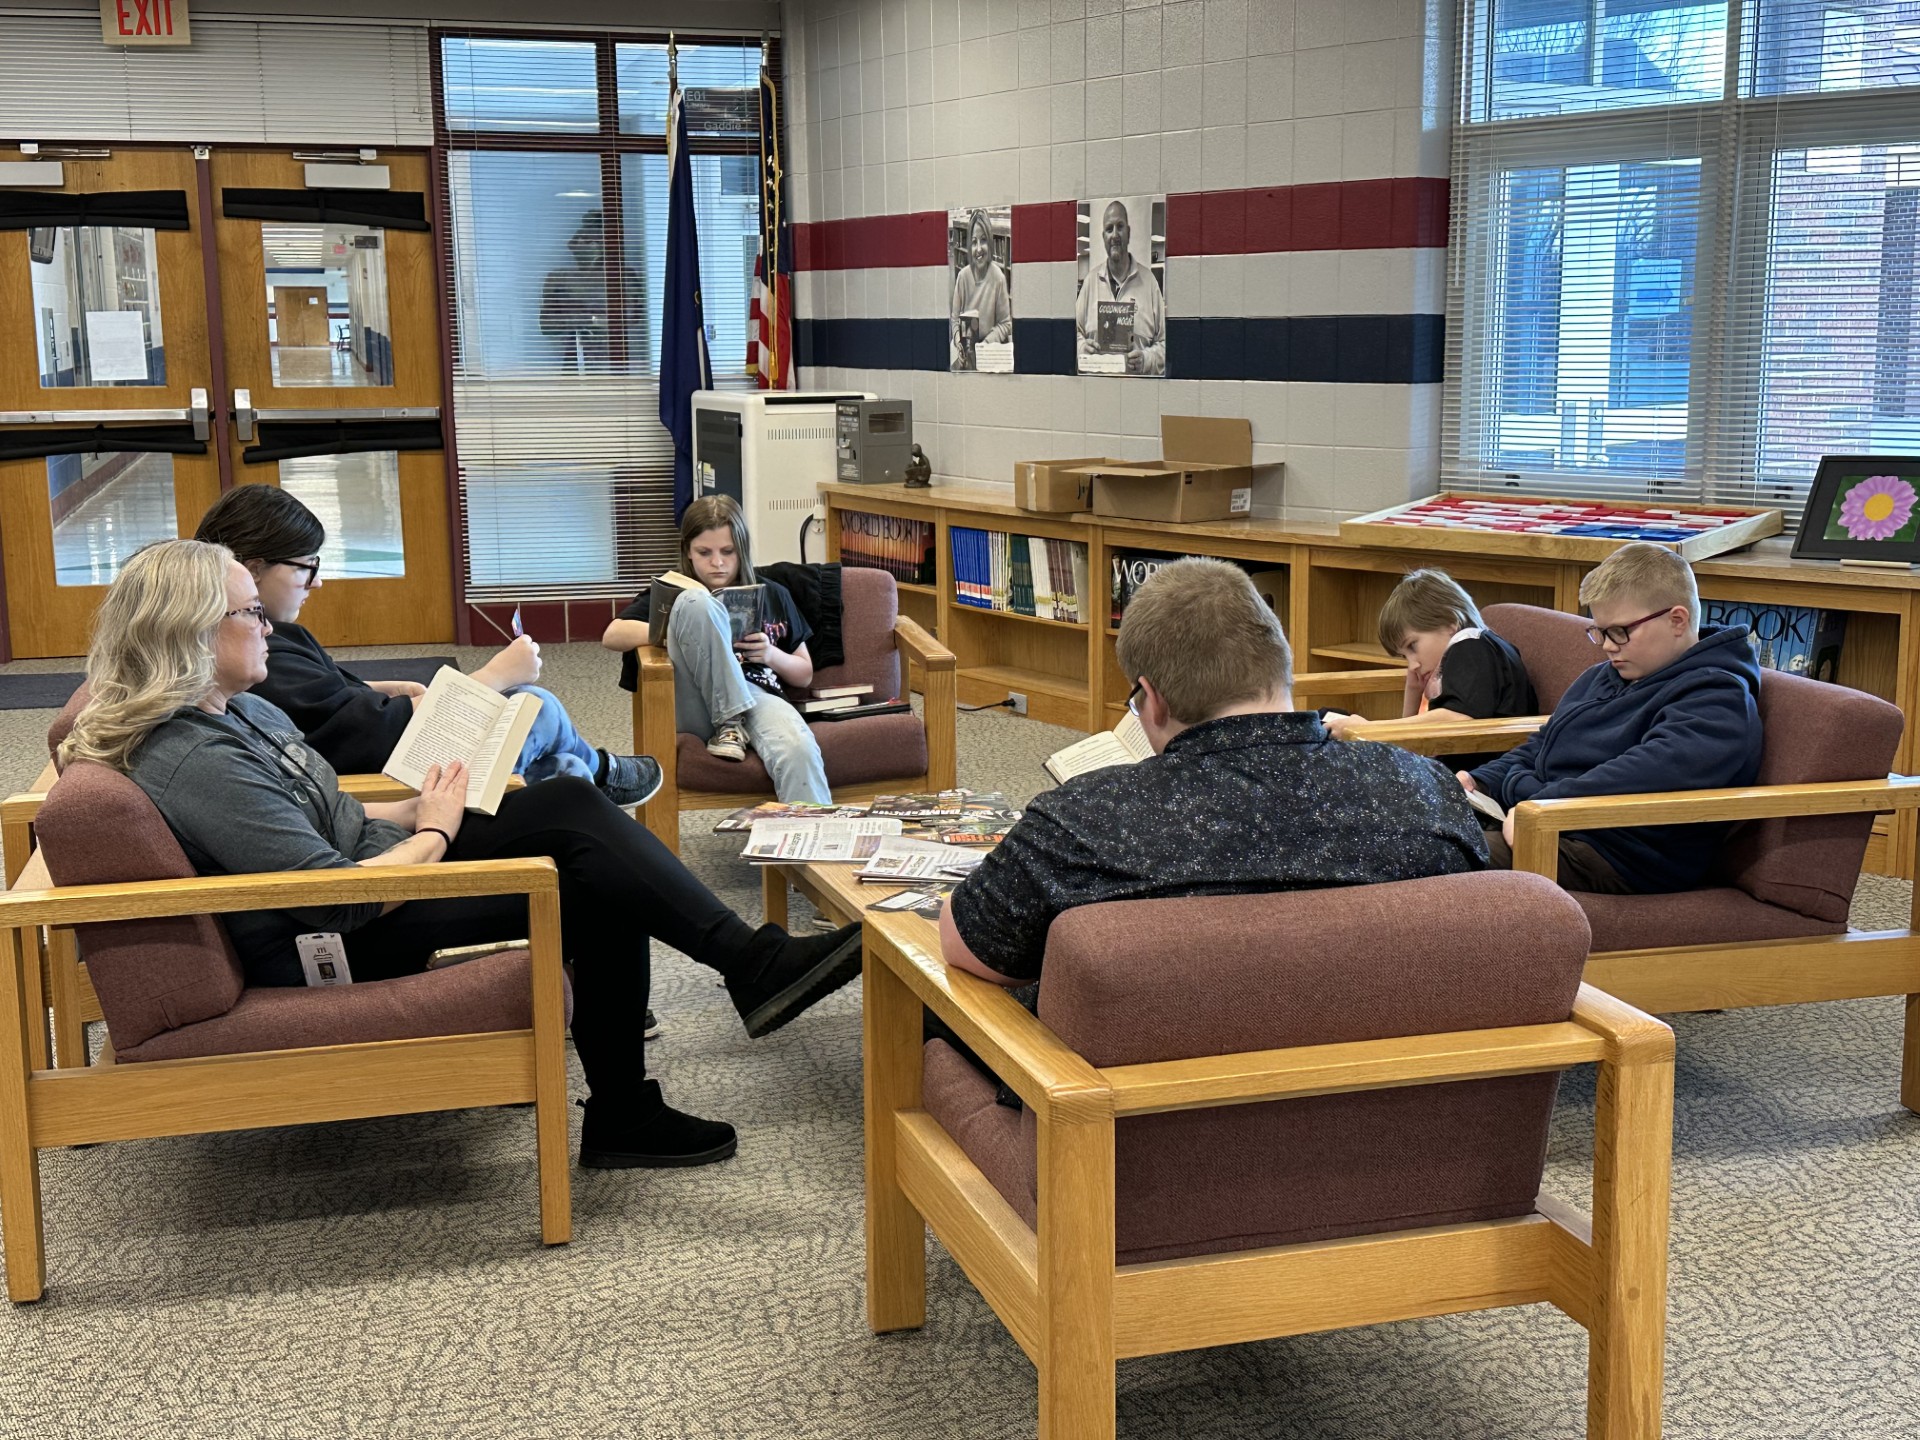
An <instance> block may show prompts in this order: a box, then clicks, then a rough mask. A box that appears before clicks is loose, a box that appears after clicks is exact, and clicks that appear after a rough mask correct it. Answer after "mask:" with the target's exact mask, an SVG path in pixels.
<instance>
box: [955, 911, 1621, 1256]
mask: <svg viewBox="0 0 1920 1440" xmlns="http://www.w3.org/2000/svg"><path fill="white" fill-rule="evenodd" d="M1494 917H1497V919H1498V923H1497V924H1495V923H1489V922H1490V920H1492V919H1493V918H1494ZM1587 938H1588V933H1587V925H1586V921H1585V919H1584V917H1583V916H1582V915H1581V913H1580V909H1579V907H1578V906H1577V905H1575V904H1574V903H1573V901H1572V900H1571V899H1570V898H1569V897H1568V896H1567V895H1566V894H1565V893H1564V892H1562V891H1561V890H1560V889H1559V888H1558V887H1557V886H1555V885H1553V884H1551V883H1550V882H1548V881H1546V880H1543V879H1541V878H1540V877H1538V876H1530V875H1514V874H1510V873H1482V874H1476V875H1462V876H1451V877H1445V878H1441V879H1432V880H1413V881H1406V882H1402V883H1399V884H1393V885H1373V886H1362V887H1356V888H1353V889H1346V890H1321V891H1300V892H1295V893H1292V894H1283V895H1266V896H1251V897H1249V896H1241V897H1233V898H1200V899H1189V900H1148V901H1131V902H1125V903H1120V904H1108V905H1093V906H1087V907H1084V908H1081V909H1077V910H1073V911H1070V912H1068V913H1067V914H1066V915H1064V916H1062V917H1061V918H1060V919H1059V920H1057V921H1055V922H1054V926H1053V929H1052V931H1051V933H1050V934H1049V936H1048V944H1047V958H1046V969H1045V972H1044V980H1043V983H1042V984H1041V987H1040V1014H1041V1018H1042V1019H1043V1020H1044V1021H1045V1022H1046V1023H1047V1024H1048V1025H1050V1026H1051V1027H1052V1028H1053V1029H1054V1030H1055V1031H1056V1032H1057V1033H1058V1034H1059V1035H1060V1037H1061V1038H1062V1039H1063V1040H1065V1041H1066V1042H1067V1043H1068V1044H1069V1045H1070V1046H1072V1047H1073V1048H1074V1049H1075V1050H1077V1051H1078V1052H1079V1053H1081V1054H1082V1055H1084V1056H1085V1057H1086V1058H1087V1059H1088V1060H1089V1061H1091V1062H1092V1063H1094V1064H1096V1065H1100V1066H1110V1065H1120V1064H1134V1063H1141V1062H1146V1061H1152V1060H1164V1059H1176V1058H1182V1057H1186V1056H1199V1055H1215V1054H1227V1053H1233V1052H1237V1051H1244V1050H1261V1049H1274V1048H1284V1047H1290V1046H1295V1045H1311V1044H1327V1043H1334V1042H1338V1041H1349V1040H1365V1039H1379V1038H1385V1037H1388V1036H1393V1035H1414V1034H1428V1033H1435V1032H1441V1031H1450V1030H1461V1029H1478V1028H1484V1027H1491V1026H1502V1025H1528V1024H1539V1023H1545V1022H1548V1021H1554V1020H1564V1019H1565V1018H1566V1017H1567V1015H1568V1014H1569V1013H1570V1011H1571V1008H1572V1003H1573V996H1574V993H1575V991H1576V989H1577V988H1578V985H1579V980H1580V968H1581V965H1582V964H1583V963H1584V961H1585V959H1586V954H1587ZM941 1049H942V1047H940V1046H938V1045H937V1044H936V1045H932V1046H929V1047H928V1052H927V1068H926V1084H925V1087H924V1093H925V1095H926V1105H927V1109H928V1110H929V1112H930V1113H932V1114H934V1115H935V1116H936V1118H938V1119H940V1121H941V1123H942V1124H943V1125H944V1126H946V1127H947V1129H948V1131H949V1133H950V1134H952V1135H953V1136H954V1138H955V1140H956V1142H958V1143H959V1144H960V1145H961V1146H962V1148H963V1149H965V1150H966V1151H967V1153H968V1155H969V1156H970V1157H972V1159H973V1161H974V1163H975V1164H976V1165H978V1166H979V1167H980V1168H981V1170H982V1171H983V1172H984V1173H985V1174H986V1175H987V1176H988V1178H989V1179H990V1180H991V1181H992V1182H993V1183H994V1185H995V1187H996V1188H997V1189H999V1190H1000V1192H1001V1193H1002V1194H1003V1195H1006V1196H1007V1197H1008V1198H1009V1200H1010V1201H1011V1202H1012V1203H1013V1204H1014V1205H1015V1206H1016V1208H1017V1209H1019V1210H1021V1212H1022V1213H1023V1214H1025V1215H1027V1216H1029V1217H1031V1215H1032V1212H1033V1205H1032V1198H1031V1197H1032V1195H1033V1193H1034V1192H1033V1183H1034V1182H1033V1178H1032V1177H1033V1173H1034V1172H1033V1122H1032V1118H1031V1116H1028V1115H1025V1114H1024V1112H1023V1113H1016V1112H1013V1111H1011V1110H1007V1109H1004V1108H1003V1107H998V1106H994V1107H991V1108H989V1107H988V1106H987V1105H985V1104H983V1096H984V1097H985V1098H988V1099H990V1096H991V1085H990V1083H989V1082H986V1081H985V1080H984V1079H982V1078H981V1077H979V1076H978V1075H977V1074H976V1073H973V1072H972V1071H971V1067H968V1066H965V1065H964V1062H960V1061H959V1060H958V1059H957V1057H954V1056H952V1055H951V1054H950V1053H949V1054H946V1055H942V1054H940V1053H939V1052H940V1050H941ZM949 1062H952V1063H949ZM956 1065H957V1066H960V1067H961V1068H959V1069H956V1068H955V1066H956ZM1556 1084H1557V1077H1555V1076H1553V1075H1544V1076H1519V1077H1512V1078H1505V1079H1499V1080H1483V1081H1469V1082H1463V1083H1458V1084H1449V1085H1435V1086H1420V1087H1414V1088H1410V1089H1401V1090H1382V1091H1370V1092H1366V1093H1362V1094H1353V1095H1335V1096H1321V1097H1315V1098H1311V1099H1304V1100H1290V1101H1275V1102H1270V1103H1266V1104H1258V1105H1246V1106H1232V1107H1224V1108H1220V1109H1213V1110H1202V1111H1191V1112H1181V1113H1176V1114H1168V1115H1151V1116H1138V1117H1134V1118H1132V1119H1128V1120H1123V1121H1121V1122H1120V1124H1119V1127H1118V1131H1117V1134H1116V1138H1115V1144H1116V1157H1115V1175H1116V1187H1117V1190H1116V1210H1115V1223H1116V1226H1117V1240H1118V1258H1119V1260H1120V1261H1121V1263H1132V1262H1135V1261H1144V1260H1154V1259H1165V1258H1171V1257H1174V1256H1179V1255H1193V1254H1204V1253H1209V1252H1214V1251H1221V1250H1234V1249H1245V1248H1249V1247H1254V1246H1262V1245H1280V1244H1291V1243H1296V1242H1299V1241H1305V1240H1313V1239H1326V1238H1331V1237H1334V1236H1339V1235H1355V1234H1366V1233H1372V1232H1375V1231H1381V1230H1391V1229H1404V1228H1409V1227H1418V1226H1427V1225H1441V1224H1450V1223H1455V1222H1459V1221H1466V1220H1480V1219H1491V1218H1497V1217H1501V1216H1507V1215H1519V1214H1525V1213H1527V1211H1529V1210H1530V1209H1531V1208H1532V1206H1533V1202H1534V1196H1535V1194H1536V1192H1537V1191H1538V1188H1539V1182H1540V1173H1541V1169H1542V1166H1543V1163H1544V1159H1545V1154H1546V1133H1547V1123H1548V1120H1549V1118H1550V1116H1551V1110H1552V1103H1553V1094H1554V1088H1555V1085H1556ZM983 1087H984V1088H983Z"/></svg>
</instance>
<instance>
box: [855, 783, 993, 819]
mask: <svg viewBox="0 0 1920 1440" xmlns="http://www.w3.org/2000/svg"><path fill="white" fill-rule="evenodd" d="M994 798H995V799H998V800H1004V799H1005V798H1006V797H1004V796H999V795H996V796H995V797H994ZM975 799H976V797H975V795H974V793H973V791H971V790H920V791H914V792H912V793H909V794H904V795H876V796H874V797H873V804H872V805H870V806H868V807H867V813H868V814H869V815H891V816H893V817H894V818H895V819H898V820H959V819H962V818H964V817H965V815H966V813H967V806H968V804H969V803H970V802H973V801H975Z"/></svg>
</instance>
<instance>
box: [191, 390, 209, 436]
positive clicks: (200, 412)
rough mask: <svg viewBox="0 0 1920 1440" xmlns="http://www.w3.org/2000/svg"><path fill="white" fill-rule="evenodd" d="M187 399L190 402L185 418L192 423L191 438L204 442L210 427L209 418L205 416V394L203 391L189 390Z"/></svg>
mask: <svg viewBox="0 0 1920 1440" xmlns="http://www.w3.org/2000/svg"><path fill="white" fill-rule="evenodd" d="M187 399H188V401H189V402H190V403H189V404H188V405H187V418H188V419H190V420H192V421H193V438H194V439H196V440H204V439H206V438H207V435H208V434H209V433H210V425H211V421H210V417H209V416H208V414H207V392H206V391H204V390H189V391H188V392H187Z"/></svg>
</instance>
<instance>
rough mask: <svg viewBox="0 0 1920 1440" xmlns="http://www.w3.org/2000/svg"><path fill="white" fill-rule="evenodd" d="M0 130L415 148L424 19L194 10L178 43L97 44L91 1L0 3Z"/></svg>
mask: <svg viewBox="0 0 1920 1440" xmlns="http://www.w3.org/2000/svg"><path fill="white" fill-rule="evenodd" d="M0 33H3V34H4V36H5V43H4V44H0V132H3V133H5V134H7V135H9V136H15V137H18V138H19V139H22V140H166V141H180V142H196V141H205V142H218V141H227V142H229V143H241V142H245V143H254V144H308V145H327V144H335V145H372V146H381V145H388V146H397V145H427V144H430V143H432V140H433V89H432V82H431V77H430V73H429V71H430V65H429V54H428V48H427V31H426V27H425V26H424V25H420V24H406V23H391V24H367V23H334V22H330V21H322V20H235V19H225V18H221V17H217V16H207V17H202V16H200V15H195V16H194V18H193V44H192V45H190V46H186V47H182V48H178V49H176V48H173V47H156V48H151V49H149V48H142V47H138V46H132V47H115V46H108V45H103V44H101V43H100V13H99V11H98V10H97V9H88V10H85V11H74V12H73V13H71V14H65V13H59V12H49V11H45V10H25V11H22V10H13V11H5V10H0Z"/></svg>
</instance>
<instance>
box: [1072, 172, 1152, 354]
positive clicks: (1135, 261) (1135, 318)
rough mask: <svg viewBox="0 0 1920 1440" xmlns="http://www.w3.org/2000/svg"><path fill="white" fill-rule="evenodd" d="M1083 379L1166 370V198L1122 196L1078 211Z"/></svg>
mask: <svg viewBox="0 0 1920 1440" xmlns="http://www.w3.org/2000/svg"><path fill="white" fill-rule="evenodd" d="M1077 220H1078V225H1079V242H1078V250H1079V262H1080V264H1079V271H1080V293H1079V295H1078V297H1077V298H1076V299H1075V301H1074V307H1073V324H1074V330H1075V332H1076V334H1075V337H1074V349H1075V351H1076V352H1077V354H1076V360H1077V362H1078V363H1077V365H1076V367H1075V368H1076V369H1078V370H1079V372H1080V373H1081V374H1082V375H1165V374H1166V373H1167V293H1166V280H1167V197H1166V196H1164V195H1127V196H1122V197H1120V198H1118V199H1112V200H1091V201H1086V202H1084V203H1082V204H1081V205H1080V206H1079V207H1078V216H1077Z"/></svg>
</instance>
